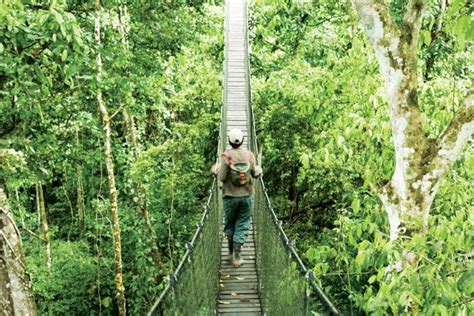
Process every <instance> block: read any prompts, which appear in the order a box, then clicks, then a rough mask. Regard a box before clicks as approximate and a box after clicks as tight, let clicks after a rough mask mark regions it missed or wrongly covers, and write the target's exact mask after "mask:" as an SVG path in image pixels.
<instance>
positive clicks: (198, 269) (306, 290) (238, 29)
mask: <svg viewBox="0 0 474 316" xmlns="http://www.w3.org/2000/svg"><path fill="white" fill-rule="evenodd" d="M247 21H248V19H247V1H246V0H226V3H225V27H224V34H225V35H224V39H225V60H224V85H223V104H222V109H221V124H220V132H219V139H218V146H217V156H219V154H220V153H222V152H223V151H224V150H225V148H226V146H227V141H226V139H227V136H226V134H227V131H228V130H230V129H232V128H239V129H241V130H242V131H243V133H244V135H245V138H244V144H243V146H244V147H246V148H248V149H250V150H252V151H253V152H254V153H255V155H256V157H257V160H259V156H258V146H257V137H256V133H255V121H254V112H253V107H252V101H251V85H250V61H249V47H248V33H247V32H248V24H247V23H248V22H247ZM221 195H222V194H221V192H220V189H219V183H218V181H217V179H216V178H215V179H214V181H213V183H212V185H211V189H210V191H209V197H208V199H207V203H206V204H205V206H204V209H203V213H202V218H201V220H200V221H199V223H198V225H197V229H196V232H195V233H194V235H193V238H192V239H191V241H190V242H189V243H187V244H186V252H185V254H184V256H183V258H182V260H181V261H180V263H179V265H178V267H177V268H176V270H175V271H174V273H173V274H172V275H170V276H169V282H168V284H167V286H166V288H165V289H164V290H163V292H162V293H161V295H160V296H159V298H158V299H157V301H156V302H155V304H154V306H153V307H152V309H151V310H150V312H149V315H215V314H218V315H225V316H231V315H294V316H297V315H314V314H315V313H316V315H317V314H320V315H331V314H332V315H338V314H339V313H338V311H337V309H336V308H335V307H334V305H333V304H332V302H331V301H330V300H329V299H328V298H327V296H326V295H325V294H324V293H323V291H322V290H321V288H320V287H319V286H318V285H317V282H316V280H315V277H314V275H313V273H312V272H311V271H308V270H307V269H306V267H305V266H304V264H303V262H302V261H301V259H300V257H299V256H298V254H297V253H296V251H295V249H294V248H293V246H292V245H291V242H290V240H289V239H288V237H287V236H286V234H285V232H284V231H283V229H282V223H281V221H279V220H278V218H277V216H276V215H275V212H274V211H273V207H272V204H271V202H270V199H269V197H268V194H267V191H266V189H265V185H264V181H263V179H262V178H259V179H258V180H257V181H255V196H254V202H255V203H254V213H253V224H252V227H251V233H250V234H249V237H248V238H247V241H246V242H245V244H244V246H243V249H242V255H243V259H244V266H242V267H240V268H234V267H233V266H232V265H231V264H230V262H229V261H228V259H227V256H228V250H227V249H226V246H225V244H226V242H225V240H223V237H222V236H223V233H222V217H223V206H222V196H221Z"/></svg>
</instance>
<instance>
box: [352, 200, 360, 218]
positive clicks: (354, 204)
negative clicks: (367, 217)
mask: <svg viewBox="0 0 474 316" xmlns="http://www.w3.org/2000/svg"><path fill="white" fill-rule="evenodd" d="M351 208H352V210H353V211H354V214H357V213H359V211H360V201H359V199H358V198H357V197H356V198H354V199H353V200H352V204H351Z"/></svg>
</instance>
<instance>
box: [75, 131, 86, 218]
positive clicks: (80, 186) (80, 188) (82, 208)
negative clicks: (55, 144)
mask: <svg viewBox="0 0 474 316" xmlns="http://www.w3.org/2000/svg"><path fill="white" fill-rule="evenodd" d="M79 145H80V142H79V128H76V146H77V147H78V148H79ZM76 181H77V184H76V195H77V199H76V207H77V210H78V213H79V214H78V215H79V225H80V226H81V227H82V225H83V223H84V216H85V213H86V205H85V202H84V183H83V181H82V166H81V164H80V163H76Z"/></svg>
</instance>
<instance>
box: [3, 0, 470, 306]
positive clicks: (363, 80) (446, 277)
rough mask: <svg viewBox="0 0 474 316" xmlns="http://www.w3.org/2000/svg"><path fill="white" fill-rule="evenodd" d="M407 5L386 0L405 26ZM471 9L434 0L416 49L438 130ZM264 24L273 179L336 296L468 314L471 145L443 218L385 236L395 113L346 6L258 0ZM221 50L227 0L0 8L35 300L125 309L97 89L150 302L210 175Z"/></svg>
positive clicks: (128, 250)
mask: <svg viewBox="0 0 474 316" xmlns="http://www.w3.org/2000/svg"><path fill="white" fill-rule="evenodd" d="M407 2H408V1H406V0H390V1H387V3H388V4H389V8H390V14H391V16H392V17H393V19H394V21H396V23H400V21H401V19H402V17H403V15H404V14H405V11H404V10H405V9H404V8H405V5H406V3H407ZM97 13H98V15H99V17H100V22H101V33H102V34H101V41H100V45H98V44H97V41H96V40H95V37H94V34H95V26H96V24H95V17H96V14H97ZM472 16H473V7H472V4H470V3H469V1H467V0H440V1H437V0H429V1H427V8H426V9H425V12H424V18H423V23H422V29H421V32H420V38H419V43H418V47H417V52H415V53H417V54H418V56H419V63H418V68H419V69H418V73H419V77H418V78H419V83H418V90H419V91H418V92H419V93H418V99H419V100H418V101H419V104H420V108H421V111H422V115H423V120H424V121H425V125H424V126H425V130H424V133H425V135H426V136H427V137H436V136H438V135H439V134H441V133H442V132H443V130H445V129H446V127H447V125H448V124H449V122H450V120H451V119H452V117H453V116H454V113H455V112H456V110H457V109H458V108H459V107H461V106H462V104H463V100H464V98H465V96H466V94H467V92H468V90H469V88H470V87H471V85H472V80H473V79H474V78H473V70H474V67H473V63H474V54H473V49H472V48H473V40H474V31H473V30H474V22H473V18H472ZM249 26H250V30H249V32H250V46H251V71H252V82H251V84H252V96H253V104H254V107H255V115H256V120H257V122H256V126H257V135H258V140H259V145H260V148H261V154H262V165H263V169H264V179H265V183H266V187H267V188H268V190H269V195H270V197H271V198H272V202H273V203H274V207H275V210H276V211H277V212H278V215H279V217H280V219H281V220H283V222H284V224H285V228H286V229H287V230H288V232H289V235H290V236H291V237H292V238H293V239H294V240H296V246H297V248H298V250H299V252H300V253H301V254H304V255H303V257H304V260H305V262H306V263H307V265H308V267H309V268H311V269H312V270H313V271H314V273H315V275H316V277H317V280H318V282H319V284H320V285H321V287H322V288H323V289H324V290H325V292H326V293H327V295H328V296H329V297H330V298H331V299H332V300H333V301H334V303H335V305H336V306H337V307H338V308H339V309H340V310H341V311H342V312H343V313H344V314H355V315H359V314H360V315H362V314H379V315H382V314H420V315H425V314H426V315H452V314H461V313H465V314H466V315H467V314H470V313H473V311H474V301H473V298H474V287H473V284H474V268H473V257H472V249H473V247H474V242H473V238H474V236H473V233H472V232H473V231H474V218H473V215H474V213H473V212H472V208H473V204H474V200H473V199H474V189H473V186H472V179H473V177H474V156H473V152H474V151H473V148H472V141H471V142H470V143H469V144H468V146H467V148H466V149H465V150H464V153H463V154H462V155H461V157H460V158H459V159H458V160H457V162H456V164H455V165H454V167H453V168H452V170H451V171H450V172H449V174H448V175H447V176H446V178H445V179H444V181H443V182H442V184H441V187H440V189H439V191H438V194H437V195H436V198H435V200H434V204H433V205H432V207H431V213H430V217H429V225H428V229H427V230H426V231H425V232H423V233H419V234H414V235H413V236H410V237H403V238H400V239H398V240H396V241H395V242H389V228H388V219H387V215H386V213H385V211H384V210H383V206H382V203H381V202H380V199H379V197H378V193H379V191H380V188H381V187H382V186H383V185H384V184H386V183H387V182H388V181H389V180H390V179H391V177H392V174H393V172H394V166H395V156H394V146H393V141H392V128H391V124H390V113H389V107H388V105H387V101H386V99H385V91H384V83H383V79H382V77H381V75H380V71H379V64H378V62H377V59H376V57H375V53H374V50H373V48H372V46H371V45H370V43H369V41H368V39H367V37H366V35H365V34H364V32H363V31H362V29H361V27H360V22H359V19H358V17H357V15H356V14H355V13H354V11H353V9H352V7H351V5H350V3H349V1H330V0H318V1H304V0H301V1H300V0H298V1H266V0H256V1H254V2H252V4H251V6H250V20H249ZM223 45H224V44H223V6H222V1H200V0H199V1H190V0H188V1H186V0H177V1H144V0H138V1H128V0H105V1H103V2H102V3H100V6H97V3H96V2H95V1H91V0H89V1H79V0H51V1H47V0H44V1H42V0H6V1H2V2H1V3H0V184H2V183H4V184H5V185H6V188H7V192H8V196H9V204H10V206H11V208H12V209H13V214H14V216H15V219H16V222H17V225H18V228H19V231H20V233H21V236H22V238H23V247H24V253H25V256H26V262H27V267H28V270H29V273H30V276H31V279H32V283H33V289H34V297H35V300H36V303H37V307H38V311H39V314H41V315H89V314H104V315H113V314H117V311H118V306H117V302H116V299H115V296H116V288H115V286H116V285H115V284H114V277H115V275H114V264H115V261H114V238H113V227H112V226H113V225H112V218H111V215H110V201H109V191H110V190H109V188H110V187H109V182H108V171H107V165H106V160H105V154H104V129H103V121H102V117H101V115H100V112H99V111H98V109H97V108H98V104H97V94H98V91H99V90H101V91H102V94H103V99H104V102H105V104H106V106H107V108H108V111H109V115H110V117H111V120H110V124H111V132H112V133H111V142H112V157H113V162H114V170H115V181H116V186H117V191H118V201H117V204H118V209H119V219H120V228H121V240H122V244H121V250H122V260H123V285H124V287H125V296H126V300H127V311H128V313H129V314H130V315H142V314H144V313H146V311H148V309H149V308H150V307H151V306H152V304H153V303H154V301H155V300H156V298H157V297H158V295H159V293H160V291H161V290H162V289H163V288H164V286H165V284H166V280H165V276H166V275H168V274H169V273H171V272H172V271H173V270H174V269H175V268H176V266H177V264H178V262H179V259H180V257H181V256H182V254H183V253H184V251H185V243H186V242H187V241H189V240H190V238H191V236H192V234H193V232H194V230H195V227H196V226H195V223H196V222H197V221H198V220H199V218H200V215H201V210H202V204H203V203H204V201H205V199H206V197H207V190H208V189H209V185H210V183H211V177H210V176H209V172H208V170H209V167H210V165H211V164H212V162H213V160H214V157H215V156H214V155H215V152H216V146H217V138H218V128H219V117H220V106H221V94H222V75H221V73H222V63H223V59H224V54H223ZM99 53H100V55H101V58H102V63H103V65H102V72H103V73H102V80H97V75H96V74H97V59H96V58H97V56H98V54H99ZM471 113H472V112H471ZM471 140H472V139H471ZM43 210H44V211H43ZM45 223H46V224H47V225H46V226H44V224H45ZM0 228H1V227H0ZM0 238H1V236H0ZM48 245H49V246H48ZM155 246H156V247H155ZM48 247H49V248H50V251H49V254H48V251H47V248H48ZM407 253H408V254H411V253H415V254H416V258H415V260H414V262H409V260H408V261H407V260H406V256H407ZM48 257H49V259H48ZM48 260H50V262H51V267H49V266H48Z"/></svg>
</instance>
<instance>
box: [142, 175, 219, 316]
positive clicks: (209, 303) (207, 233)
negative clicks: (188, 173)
mask: <svg viewBox="0 0 474 316" xmlns="http://www.w3.org/2000/svg"><path fill="white" fill-rule="evenodd" d="M219 218H220V215H219V197H218V188H217V179H214V181H213V183H212V186H211V190H210V193H209V197H208V200H207V203H206V205H205V206H204V212H203V215H202V218H201V220H200V221H199V223H198V224H197V225H198V228H197V230H196V232H195V234H194V236H193V238H192V240H191V241H190V242H189V243H187V244H186V252H185V254H184V256H183V258H182V260H181V261H180V263H179V265H178V267H177V268H176V270H175V272H174V273H173V274H172V275H170V276H169V277H168V278H169V282H168V284H167V285H166V288H165V289H164V290H163V292H162V293H161V295H160V297H159V298H158V300H157V301H156V303H155V304H154V306H153V307H152V309H151V310H150V312H149V314H148V315H187V314H188V313H189V311H193V312H196V315H212V314H214V310H215V305H216V295H217V291H218V289H217V287H216V284H218V267H219V261H220V256H219V254H220V240H219V238H216V236H218V235H219V227H220V219H219ZM197 293H199V295H197Z"/></svg>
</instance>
